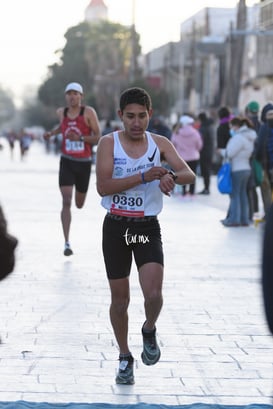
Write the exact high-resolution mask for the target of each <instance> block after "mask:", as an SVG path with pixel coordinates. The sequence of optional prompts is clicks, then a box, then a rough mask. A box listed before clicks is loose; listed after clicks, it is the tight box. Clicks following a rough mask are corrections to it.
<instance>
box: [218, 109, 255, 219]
mask: <svg viewBox="0 0 273 409" xmlns="http://www.w3.org/2000/svg"><path fill="white" fill-rule="evenodd" d="M230 130H231V135H232V138H231V139H230V140H229V141H228V143H227V147H226V153H227V157H228V158H229V159H230V161H231V172H232V173H231V175H232V192H231V195H230V198H231V200H230V207H229V212H228V216H227V218H226V219H225V220H222V223H223V225H224V226H226V227H238V226H248V225H249V205H248V197H247V184H248V179H249V177H250V157H251V155H252V153H253V149H254V142H255V139H256V137H257V134H256V132H255V130H254V129H253V125H252V123H251V122H250V121H249V119H248V118H240V117H235V118H233V119H231V121H230Z"/></svg>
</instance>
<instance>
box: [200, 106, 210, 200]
mask: <svg viewBox="0 0 273 409" xmlns="http://www.w3.org/2000/svg"><path fill="white" fill-rule="evenodd" d="M198 119H199V121H200V127H199V132H200V134H201V136H202V139H203V148H202V150H201V151H200V170H201V175H202V177H203V180H204V189H203V190H202V191H201V192H199V194H202V195H209V194H210V190H209V188H210V173H211V168H212V158H213V148H214V129H213V120H212V119H211V118H208V117H207V114H206V113H205V112H200V114H199V115H198Z"/></svg>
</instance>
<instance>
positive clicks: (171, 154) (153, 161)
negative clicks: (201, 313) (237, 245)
mask: <svg viewBox="0 0 273 409" xmlns="http://www.w3.org/2000/svg"><path fill="white" fill-rule="evenodd" d="M118 115H119V117H120V119H121V121H122V122H123V126H124V130H120V131H116V132H113V133H111V134H108V135H105V136H103V137H102V138H101V139H100V141H99V144H98V149H97V167H96V173H97V190H98V193H99V194H100V195H101V196H102V200H101V204H102V206H103V207H104V208H105V209H106V211H107V213H106V216H105V218H104V222H103V240H102V248H103V256H104V262H105V267H106V272H107V277H108V280H109V286H110V291H111V305H110V319H111V323H112V326H113V330H114V334H115V337H116V340H117V343H118V346H119V352H120V354H119V361H120V363H119V369H118V373H117V376H116V383H117V384H125V385H131V384H133V383H134V368H133V363H134V358H133V355H132V353H131V350H130V348H129V345H128V306H129V299H130V288H129V275H130V270H131V263H132V255H134V260H135V263H136V266H137V269H138V273H139V281H140V286H141V289H142V292H143V296H144V309H145V321H144V324H143V326H142V336H143V352H142V354H141V358H142V361H143V363H144V364H145V365H154V364H155V363H156V362H158V360H159V358H160V355H161V352H160V349H159V346H158V343H157V341H156V321H157V319H158V316H159V314H160V311H161V308H162V304H163V297H162V282H163V266H164V260H163V250H162V242H161V230H160V224H159V221H158V218H157V216H158V214H159V213H160V211H161V210H162V206H163V194H165V195H168V196H169V195H170V192H171V191H172V190H173V188H174V186H175V183H178V184H189V183H193V182H194V179H195V175H194V173H193V172H192V171H191V169H190V168H189V167H188V166H187V164H186V163H185V161H184V160H183V159H182V158H181V157H180V156H179V154H178V153H177V151H176V150H175V148H174V146H173V145H172V143H171V142H170V141H169V140H168V139H167V138H166V137H165V136H161V135H157V134H153V133H150V132H148V131H146V129H147V127H148V123H149V119H150V118H151V115H152V102H151V98H150V96H149V94H148V93H147V92H146V91H145V90H144V89H142V88H137V87H136V88H129V89H127V90H125V91H124V92H123V93H122V94H121V96H120V106H119V111H118ZM161 157H164V160H166V162H167V163H168V164H169V165H170V167H171V169H172V170H167V169H166V168H165V167H163V166H162V165H161V161H160V159H161Z"/></svg>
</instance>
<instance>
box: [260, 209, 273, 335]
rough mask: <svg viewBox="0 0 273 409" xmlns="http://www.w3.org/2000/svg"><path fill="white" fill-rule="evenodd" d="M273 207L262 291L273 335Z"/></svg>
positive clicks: (267, 226) (267, 231)
mask: <svg viewBox="0 0 273 409" xmlns="http://www.w3.org/2000/svg"><path fill="white" fill-rule="evenodd" d="M272 249H273V205H271V206H270V209H269V211H268V214H267V220H266V224H265V231H264V238H263V250H262V291H263V299H264V309H265V316H266V320H267V324H268V327H269V329H270V332H271V334H273V296H272V294H273V251H272Z"/></svg>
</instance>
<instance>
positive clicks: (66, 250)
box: [64, 243, 73, 256]
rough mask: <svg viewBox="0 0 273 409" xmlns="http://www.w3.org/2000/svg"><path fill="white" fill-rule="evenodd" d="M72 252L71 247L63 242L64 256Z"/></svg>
mask: <svg viewBox="0 0 273 409" xmlns="http://www.w3.org/2000/svg"><path fill="white" fill-rule="evenodd" d="M72 254H73V251H72V249H71V247H70V244H69V243H65V245H64V255H65V256H71V255H72Z"/></svg>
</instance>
